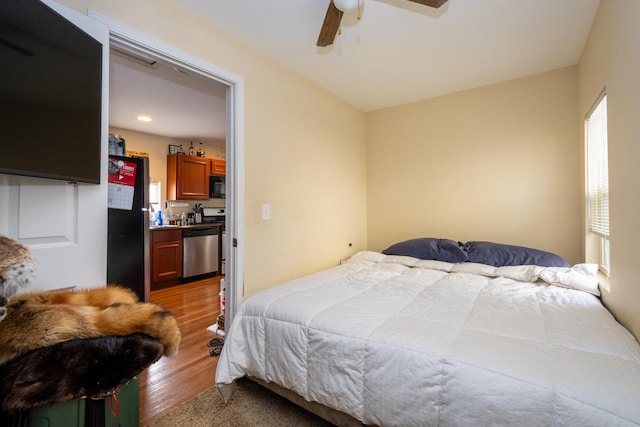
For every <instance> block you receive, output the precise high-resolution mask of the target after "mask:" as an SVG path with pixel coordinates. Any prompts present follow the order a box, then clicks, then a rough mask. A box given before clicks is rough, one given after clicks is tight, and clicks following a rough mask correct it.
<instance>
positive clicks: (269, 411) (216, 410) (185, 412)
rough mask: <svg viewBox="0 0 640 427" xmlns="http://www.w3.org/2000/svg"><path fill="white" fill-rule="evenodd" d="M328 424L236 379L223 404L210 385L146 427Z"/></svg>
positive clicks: (320, 426) (281, 399)
mask: <svg viewBox="0 0 640 427" xmlns="http://www.w3.org/2000/svg"><path fill="white" fill-rule="evenodd" d="M332 425H333V424H330V423H328V422H327V421H325V420H323V419H322V418H320V417H317V416H315V415H313V414H311V413H310V412H307V411H305V410H304V409H302V408H300V407H298V406H296V405H294V404H293V403H291V402H289V401H288V400H286V399H284V398H282V397H280V396H278V395H276V394H275V393H273V392H271V391H269V390H267V389H265V388H264V387H262V386H260V385H258V384H256V383H254V382H253V381H251V380H247V379H240V380H238V382H237V385H236V388H235V390H234V392H233V395H232V396H231V399H230V400H229V403H228V404H227V405H226V406H225V405H224V403H223V402H222V398H221V396H220V393H219V392H218V390H217V389H216V388H215V387H213V388H210V389H209V390H207V391H205V392H204V393H202V394H200V395H199V396H197V397H195V398H194V399H192V400H190V401H188V402H186V403H184V404H182V405H180V406H178V407H177V408H175V409H173V410H171V411H169V412H168V413H166V414H165V415H163V416H162V417H160V418H159V419H157V420H156V421H154V422H152V423H151V424H148V425H147V426H148V427H175V426H185V427H186V426H189V427H211V426H216V427H226V426H229V427H231V426H233V427H245V426H247V427H248V426H265V427H271V426H272V427H282V426H296V427H298V426H311V427H329V426H332Z"/></svg>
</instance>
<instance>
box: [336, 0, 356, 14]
mask: <svg viewBox="0 0 640 427" xmlns="http://www.w3.org/2000/svg"><path fill="white" fill-rule="evenodd" d="M358 2H359V0H333V4H334V5H335V6H336V8H338V10H341V11H342V12H351V11H353V10H355V9H356V8H357V7H358Z"/></svg>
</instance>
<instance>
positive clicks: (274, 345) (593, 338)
mask: <svg viewBox="0 0 640 427" xmlns="http://www.w3.org/2000/svg"><path fill="white" fill-rule="evenodd" d="M596 295H597V280H596V278H595V266H591V265H586V264H579V265H575V266H572V267H569V268H560V267H537V266H514V267H491V266H487V265H483V264H475V263H459V264H452V263H447V262H441V261H423V260H419V259H416V258H411V257H402V256H389V255H383V254H380V253H376V252H360V253H358V254H356V255H355V256H354V257H352V258H351V259H350V260H348V261H346V262H344V263H343V264H341V265H339V266H336V267H334V268H331V269H328V270H324V271H321V272H319V273H316V274H312V275H309V276H306V277H302V278H300V279H296V280H293V281H290V282H287V283H284V284H282V285H280V286H276V287H274V288H270V289H267V290H265V291H262V292H260V293H258V294H255V295H253V296H251V297H249V298H247V299H246V301H245V302H244V304H243V305H242V306H241V307H240V310H239V311H238V314H237V315H236V318H235V320H234V322H233V324H232V325H231V326H230V329H229V331H228V334H227V338H226V341H225V345H224V347H223V350H222V354H221V357H220V360H219V362H218V367H217V371H216V384H217V386H218V388H219V389H220V391H221V392H222V394H223V396H224V397H225V398H226V399H228V398H229V396H230V394H231V393H232V389H233V382H234V381H235V380H236V379H238V378H241V377H243V376H251V377H255V378H258V379H260V380H263V381H265V382H268V383H274V384H277V385H278V386H281V387H284V388H286V389H289V390H292V391H293V392H295V393H297V394H298V395H300V396H301V397H302V398H304V399H305V400H307V401H310V402H317V403H320V404H322V405H324V406H327V407H329V408H332V409H336V410H338V411H341V412H344V413H346V414H348V415H350V416H352V417H353V418H356V419H358V420H360V421H361V422H362V423H364V424H372V425H381V426H438V425H447V426H449V425H450V426H468V425H474V426H476V425H522V426H526V425H531V426H541V425H568V426H578V425H579V426H588V425H593V426H604V425H606V426H612V425H619V426H626V425H640V387H639V386H640V345H639V344H638V342H637V341H636V340H635V338H634V337H633V336H632V335H631V334H630V333H629V332H628V331H627V330H626V329H625V328H624V327H622V326H621V325H620V324H619V323H617V322H616V321H615V319H614V318H613V316H612V315H611V314H610V313H609V311H608V310H606V308H605V307H604V306H603V305H602V304H601V302H600V300H599V298H598V297H597V296H596Z"/></svg>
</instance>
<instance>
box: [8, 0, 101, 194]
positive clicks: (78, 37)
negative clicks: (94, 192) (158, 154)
mask: <svg viewBox="0 0 640 427" xmlns="http://www.w3.org/2000/svg"><path fill="white" fill-rule="evenodd" d="M101 107H102V44H101V43H100V42H98V41H97V40H95V39H94V38H93V37H91V36H89V35H88V34H87V33H85V32H84V31H82V30H81V29H79V28H78V27H76V26H75V25H73V24H72V23H71V22H69V21H68V20H67V19H65V18H63V17H62V16H61V15H59V14H58V13H57V12H55V11H54V10H53V9H51V8H49V7H48V6H47V5H45V4H43V3H41V2H40V1H39V0H1V1H0V147H2V149H1V151H0V173H4V174H12V175H24V176H36V177H41V178H51V179H61V180H66V181H74V182H88V183H95V184H98V183H100V163H101V161H100V153H101V150H100V134H101V128H100V124H101V117H100V116H101Z"/></svg>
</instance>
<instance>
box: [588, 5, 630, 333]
mask: <svg viewBox="0 0 640 427" xmlns="http://www.w3.org/2000/svg"><path fill="white" fill-rule="evenodd" d="M639 22H640V2H639V1H637V0H602V3H601V5H600V9H599V10H598V14H597V16H596V20H595V22H594V24H593V27H592V29H591V33H590V35H589V39H588V42H587V45H586V47H585V50H584V52H583V55H582V59H581V61H580V64H579V70H580V72H579V114H580V123H582V122H583V120H584V118H585V117H586V114H587V112H588V110H589V109H590V108H591V106H592V105H593V103H594V102H595V101H596V98H597V97H598V95H599V94H600V93H601V92H602V90H603V89H604V88H606V91H607V104H608V137H609V191H610V201H609V203H610V204H609V212H610V221H611V278H610V279H611V280H610V288H611V289H610V291H609V292H604V293H603V300H604V302H605V304H606V305H607V307H608V308H609V309H610V310H611V312H612V313H613V314H614V316H616V318H617V319H618V321H620V322H621V323H622V324H623V325H625V326H626V327H627V328H628V329H630V330H631V332H632V333H633V334H634V335H635V336H636V338H638V337H640V280H639V279H638V260H639V259H640V245H638V242H640V226H639V225H638V211H639V210H640V191H639V190H638V185H639V184H640V167H639V166H638V162H639V161H640V128H639V127H638V120H639V119H640V50H638V40H640V25H638V23H639Z"/></svg>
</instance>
